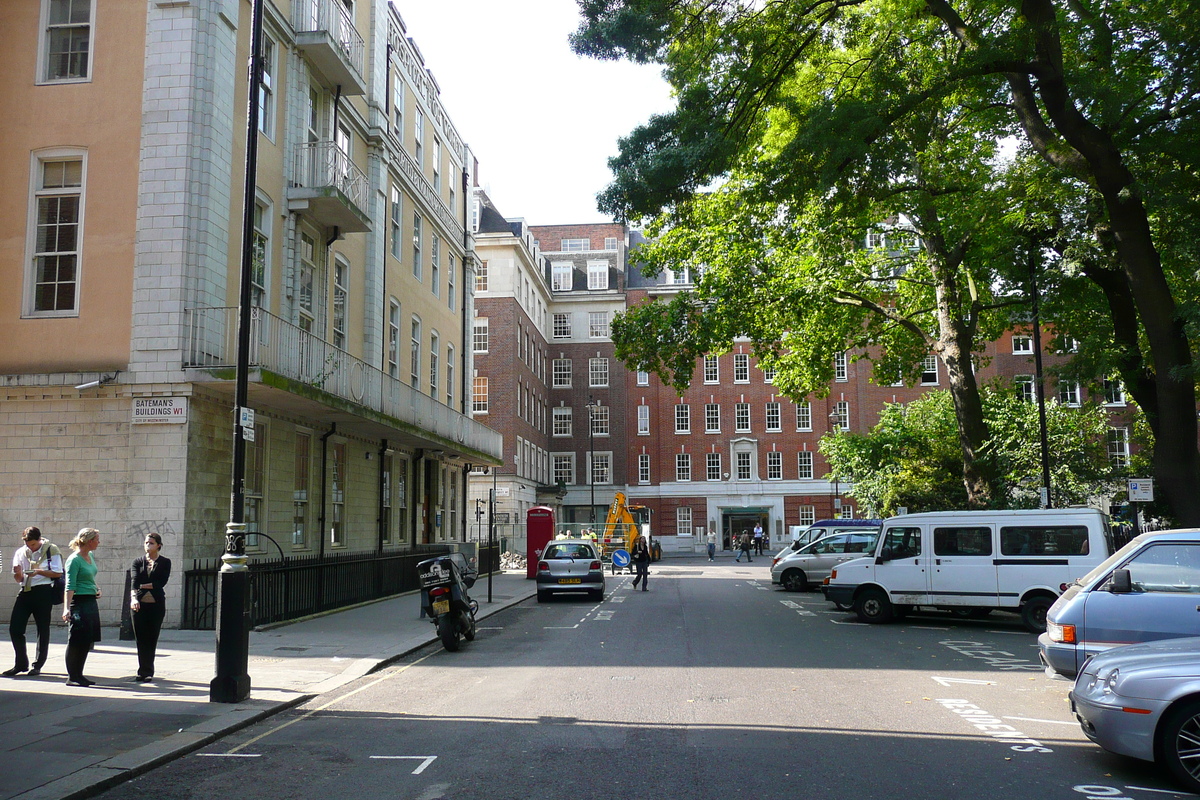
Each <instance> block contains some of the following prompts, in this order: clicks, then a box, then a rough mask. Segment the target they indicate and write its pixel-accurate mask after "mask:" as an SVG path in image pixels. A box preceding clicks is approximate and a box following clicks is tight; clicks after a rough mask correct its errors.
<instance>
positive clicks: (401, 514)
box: [392, 458, 409, 544]
mask: <svg viewBox="0 0 1200 800" xmlns="http://www.w3.org/2000/svg"><path fill="white" fill-rule="evenodd" d="M392 468H393V470H395V473H396V481H395V494H394V495H392V508H394V509H395V510H396V541H397V542H398V543H400V544H405V543H406V542H408V540H409V537H408V459H407V458H397V459H396V460H395V462H394V463H393V465H392Z"/></svg>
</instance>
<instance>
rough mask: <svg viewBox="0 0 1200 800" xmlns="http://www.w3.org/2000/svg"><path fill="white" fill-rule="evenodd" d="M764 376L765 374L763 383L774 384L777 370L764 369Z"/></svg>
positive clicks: (772, 368) (771, 368)
mask: <svg viewBox="0 0 1200 800" xmlns="http://www.w3.org/2000/svg"><path fill="white" fill-rule="evenodd" d="M762 374H763V383H774V382H775V368H774V367H763V368H762Z"/></svg>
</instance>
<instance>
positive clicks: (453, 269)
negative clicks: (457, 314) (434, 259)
mask: <svg viewBox="0 0 1200 800" xmlns="http://www.w3.org/2000/svg"><path fill="white" fill-rule="evenodd" d="M457 272H458V268H457V266H456V264H455V262H454V256H452V255H447V256H446V305H447V306H448V307H449V308H450V310H451V311H453V310H454V287H455V285H456V283H457V281H456V280H455V274H456V273H457Z"/></svg>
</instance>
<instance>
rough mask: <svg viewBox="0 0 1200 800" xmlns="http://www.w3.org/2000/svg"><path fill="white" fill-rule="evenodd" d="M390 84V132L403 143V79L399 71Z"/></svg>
mask: <svg viewBox="0 0 1200 800" xmlns="http://www.w3.org/2000/svg"><path fill="white" fill-rule="evenodd" d="M393 83H394V85H393V86H392V134H393V135H394V136H395V137H396V138H397V139H399V140H400V144H401V145H403V144H404V79H403V78H401V77H400V75H399V73H397V74H396V77H395V78H394V79H393Z"/></svg>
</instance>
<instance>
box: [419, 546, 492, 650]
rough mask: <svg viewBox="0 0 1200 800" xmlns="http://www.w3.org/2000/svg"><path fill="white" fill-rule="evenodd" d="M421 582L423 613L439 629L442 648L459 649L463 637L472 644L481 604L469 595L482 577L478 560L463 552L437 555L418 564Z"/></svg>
mask: <svg viewBox="0 0 1200 800" xmlns="http://www.w3.org/2000/svg"><path fill="white" fill-rule="evenodd" d="M417 575H418V577H420V579H421V610H422V611H423V612H425V614H426V616H428V617H429V621H430V622H432V623H433V624H434V625H435V626H436V627H437V632H438V637H439V638H440V639H441V640H442V646H443V647H445V648H446V649H447V650H449V651H450V652H455V651H457V650H458V646H459V637H460V636H461V637H462V638H464V639H466V640H467V641H468V642H469V641H472V640H473V639H474V638H475V612H476V611H478V610H479V603H477V602H475V601H474V600H472V599H471V598H470V596H468V595H467V589H469V588H471V587H472V586H474V585H475V579H476V578H477V577H478V576H479V570H478V567H477V566H476V564H475V559H473V558H472V559H470V560H467V558H466V556H464V555H463V554H462V553H450V554H448V555H444V556H436V557H434V558H429V559H426V560H425V561H422V562H420V563H419V564H417Z"/></svg>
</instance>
